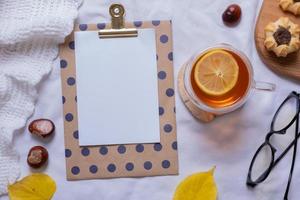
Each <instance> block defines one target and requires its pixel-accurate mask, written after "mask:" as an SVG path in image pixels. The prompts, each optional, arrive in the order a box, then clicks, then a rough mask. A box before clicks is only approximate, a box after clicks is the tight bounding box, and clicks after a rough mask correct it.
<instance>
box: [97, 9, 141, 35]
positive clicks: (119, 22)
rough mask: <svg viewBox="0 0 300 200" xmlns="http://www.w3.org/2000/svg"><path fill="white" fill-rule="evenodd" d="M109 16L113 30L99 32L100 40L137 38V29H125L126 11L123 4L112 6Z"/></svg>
mask: <svg viewBox="0 0 300 200" xmlns="http://www.w3.org/2000/svg"><path fill="white" fill-rule="evenodd" d="M109 14H110V16H111V27H112V28H111V29H105V30H100V31H99V32H98V35H99V37H100V38H121V37H137V35H138V32H137V29H135V28H125V27H124V16H125V9H124V7H123V6H122V5H121V4H112V5H111V6H110V7H109Z"/></svg>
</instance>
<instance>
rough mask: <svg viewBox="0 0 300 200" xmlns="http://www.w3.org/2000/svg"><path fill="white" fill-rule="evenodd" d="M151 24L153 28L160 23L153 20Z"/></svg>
mask: <svg viewBox="0 0 300 200" xmlns="http://www.w3.org/2000/svg"><path fill="white" fill-rule="evenodd" d="M152 24H153V25H154V26H158V25H159V24H160V21H159V20H153V21H152Z"/></svg>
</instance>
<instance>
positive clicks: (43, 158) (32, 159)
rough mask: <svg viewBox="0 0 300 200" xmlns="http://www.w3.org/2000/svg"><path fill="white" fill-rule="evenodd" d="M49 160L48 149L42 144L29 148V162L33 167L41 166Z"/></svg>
mask: <svg viewBox="0 0 300 200" xmlns="http://www.w3.org/2000/svg"><path fill="white" fill-rule="evenodd" d="M47 160H48V151H47V149H45V148H44V147H42V146H34V147H32V148H31V149H30V150H29V153H28V156H27V163H28V165H29V166H30V167H32V168H40V167H41V166H43V165H44V164H45V163H46V162H47Z"/></svg>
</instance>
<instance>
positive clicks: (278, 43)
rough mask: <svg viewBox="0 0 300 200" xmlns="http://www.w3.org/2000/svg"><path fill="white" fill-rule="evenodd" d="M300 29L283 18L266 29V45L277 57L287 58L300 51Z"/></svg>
mask: <svg viewBox="0 0 300 200" xmlns="http://www.w3.org/2000/svg"><path fill="white" fill-rule="evenodd" d="M299 37H300V27H299V25H297V24H295V23H293V22H292V21H291V20H290V19H289V18H287V17H281V18H279V19H278V20H277V21H275V22H271V23H269V24H268V25H267V26H266V27H265V41H264V45H265V47H266V48H267V50H269V51H273V52H274V53H275V54H276V55H277V57H286V56H287V55H288V54H290V53H293V52H296V51H298V50H299V49H300V38H299Z"/></svg>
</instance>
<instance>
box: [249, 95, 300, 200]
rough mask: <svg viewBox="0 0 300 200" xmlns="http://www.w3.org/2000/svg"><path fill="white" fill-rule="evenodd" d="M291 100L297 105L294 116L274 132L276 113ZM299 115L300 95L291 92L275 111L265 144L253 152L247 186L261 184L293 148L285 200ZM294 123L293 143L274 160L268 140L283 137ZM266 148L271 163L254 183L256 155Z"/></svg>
mask: <svg viewBox="0 0 300 200" xmlns="http://www.w3.org/2000/svg"><path fill="white" fill-rule="evenodd" d="M291 98H296V100H297V104H296V106H297V108H295V109H297V110H296V113H295V116H294V117H293V119H292V120H291V121H290V123H288V125H287V126H286V127H284V128H282V129H281V130H276V131H275V130H274V123H275V121H276V119H277V116H278V113H279V112H280V110H281V108H282V107H283V106H284V105H285V103H286V102H287V101H289V100H290V99H291ZM299 113H300V94H298V93H297V92H295V91H293V92H291V93H290V94H289V95H288V96H287V98H286V99H285V100H284V101H283V102H282V103H281V105H280V106H279V108H278V109H277V111H276V113H275V115H274V117H273V119H272V122H271V127H270V132H269V133H268V134H267V135H266V138H265V142H264V143H263V144H262V145H261V146H260V147H259V148H258V149H257V151H256V152H255V154H254V156H253V158H252V161H251V164H250V167H249V171H248V176H247V185H248V186H250V187H255V186H256V185H257V184H259V183H261V182H263V181H264V180H266V178H267V177H268V176H269V174H270V173H271V171H272V169H273V168H274V167H275V166H276V165H277V164H278V162H279V161H280V160H281V159H282V158H283V157H284V156H285V155H286V153H287V152H288V151H289V150H290V149H291V148H292V147H293V146H294V152H293V160H292V165H291V169H290V174H289V180H288V184H287V188H286V191H285V195H284V199H287V197H288V192H289V187H290V182H291V179H292V174H293V170H294V165H295V160H296V159H295V158H296V153H297V140H298V138H299V137H300V133H298V131H299ZM295 122H296V127H295V138H294V140H293V142H291V143H290V144H289V146H288V147H287V148H286V149H285V150H284V151H283V152H282V153H281V155H279V156H278V158H277V159H276V160H275V153H276V148H275V147H274V146H273V145H272V144H271V143H270V138H271V137H272V136H273V135H274V134H281V135H284V134H285V133H286V131H287V129H289V128H290V127H291V126H292V125H293V124H294V123H295ZM266 146H268V147H269V148H270V150H271V163H270V165H269V167H268V168H267V169H266V171H265V172H264V173H262V174H261V175H260V176H259V177H258V178H257V179H256V180H255V181H253V180H252V177H251V174H252V168H253V165H254V163H255V160H256V158H257V156H258V154H259V153H260V151H261V150H262V149H263V148H264V147H266Z"/></svg>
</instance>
